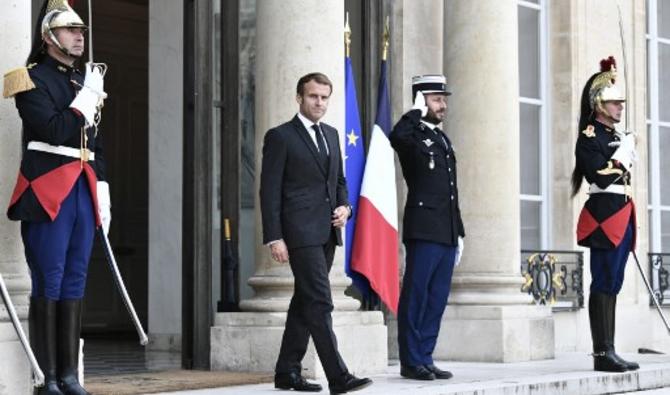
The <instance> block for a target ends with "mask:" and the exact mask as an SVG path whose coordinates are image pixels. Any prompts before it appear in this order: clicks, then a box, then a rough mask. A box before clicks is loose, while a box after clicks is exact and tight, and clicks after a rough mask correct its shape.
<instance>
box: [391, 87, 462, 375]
mask: <svg viewBox="0 0 670 395" xmlns="http://www.w3.org/2000/svg"><path fill="white" fill-rule="evenodd" d="M412 94H413V97H414V105H413V107H412V109H411V110H410V111H408V112H407V113H405V114H404V115H403V116H402V118H401V119H400V121H398V123H397V124H396V125H395V126H394V127H393V130H392V132H391V135H390V139H391V144H392V146H393V148H394V149H395V150H396V151H397V152H398V156H399V158H400V163H401V165H402V172H403V175H404V177H405V182H406V183H407V188H408V193H407V203H406V205H405V215H404V218H403V242H404V244H405V251H406V260H405V275H404V278H403V283H402V291H401V294H400V304H399V307H398V343H399V350H400V363H401V368H400V374H401V375H402V376H403V377H406V378H410V379H417V380H434V379H436V378H437V379H449V378H451V377H452V374H451V373H450V372H448V371H444V370H441V369H439V368H437V367H436V366H435V364H434V363H433V357H432V355H433V350H434V349H435V343H436V341H437V336H438V334H439V332H440V322H441V320H442V314H443V313H444V309H445V307H446V306H447V299H448V298H449V290H450V287H451V276H452V273H453V271H454V266H455V265H458V262H459V260H460V255H461V253H462V250H463V237H465V230H464V228H463V221H462V219H461V212H460V209H459V206H458V187H457V177H456V156H455V152H454V146H453V145H452V144H451V141H450V140H449V137H447V135H446V134H445V132H444V131H442V130H441V129H440V128H439V125H440V124H441V123H442V121H443V120H444V117H445V114H446V111H447V97H448V96H449V95H450V94H451V92H449V90H448V89H447V83H446V78H445V77H444V76H443V75H423V76H417V77H414V78H413V79H412Z"/></svg>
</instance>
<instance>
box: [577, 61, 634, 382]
mask: <svg viewBox="0 0 670 395" xmlns="http://www.w3.org/2000/svg"><path fill="white" fill-rule="evenodd" d="M600 66H601V68H600V72H599V73H596V74H594V75H593V76H591V78H589V80H588V81H587V82H586V86H584V90H583V92H582V98H581V115H580V119H579V137H578V139H577V145H576V148H575V156H576V159H577V161H576V166H575V169H574V171H573V173H572V194H573V196H574V195H576V194H577V193H578V192H579V190H580V187H581V184H582V180H583V179H584V178H586V181H587V182H588V183H589V189H588V193H589V198H588V200H587V201H586V203H585V204H584V208H583V209H582V211H581V214H580V215H579V222H578V224H577V241H578V244H579V245H581V246H584V247H589V248H590V249H591V277H592V280H591V290H590V291H591V293H590V297H589V320H590V322H591V337H592V339H593V367H594V369H595V370H598V371H607V372H623V371H626V370H636V369H638V368H639V365H638V364H637V363H635V362H628V361H625V360H623V359H622V358H621V357H619V356H618V355H617V354H616V352H615V350H614V324H615V310H616V300H617V294H618V293H619V291H620V290H621V286H622V284H623V278H624V270H625V267H626V261H627V260H628V255H629V253H630V252H631V251H632V250H634V248H635V238H636V224H635V205H634V204H633V200H632V198H631V189H630V181H631V180H630V170H631V167H632V166H633V162H634V161H635V160H636V153H635V137H634V135H633V134H632V133H621V132H617V130H616V129H615V128H614V125H615V124H617V123H619V122H620V121H621V113H622V111H623V103H624V101H625V98H624V97H623V95H622V94H621V92H620V91H619V89H618V88H617V86H616V85H615V80H616V63H615V60H614V58H613V57H609V58H608V59H605V60H603V61H601V62H600Z"/></svg>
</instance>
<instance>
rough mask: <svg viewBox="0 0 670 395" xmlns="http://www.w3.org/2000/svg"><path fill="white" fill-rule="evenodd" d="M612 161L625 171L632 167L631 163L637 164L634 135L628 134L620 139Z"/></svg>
mask: <svg viewBox="0 0 670 395" xmlns="http://www.w3.org/2000/svg"><path fill="white" fill-rule="evenodd" d="M612 159H614V160H616V161H618V162H619V163H621V165H622V166H623V167H625V168H626V170H630V169H631V168H632V167H633V162H637V152H635V134H634V133H628V134H625V135H624V136H623V137H622V138H621V144H619V148H617V150H616V151H614V155H612Z"/></svg>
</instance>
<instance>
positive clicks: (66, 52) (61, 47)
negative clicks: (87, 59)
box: [48, 29, 81, 59]
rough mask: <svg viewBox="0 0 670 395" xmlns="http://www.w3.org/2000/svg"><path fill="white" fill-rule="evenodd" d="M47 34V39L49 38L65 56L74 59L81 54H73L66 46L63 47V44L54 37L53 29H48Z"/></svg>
mask: <svg viewBox="0 0 670 395" xmlns="http://www.w3.org/2000/svg"><path fill="white" fill-rule="evenodd" d="M48 32H49V33H48V34H49V39H50V40H51V42H52V43H54V45H55V46H56V48H58V50H59V51H60V52H61V53H62V54H63V55H65V56H68V57H71V58H74V59H79V58H80V57H81V56H80V55H74V54H73V53H71V52H70V51H68V50H67V48H65V47H63V45H62V44H61V43H60V41H58V39H57V38H56V35H55V34H54V32H53V30H51V29H49V30H48Z"/></svg>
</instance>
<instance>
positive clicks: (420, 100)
mask: <svg viewBox="0 0 670 395" xmlns="http://www.w3.org/2000/svg"><path fill="white" fill-rule="evenodd" d="M412 110H421V118H423V117H425V116H426V114H428V107H427V106H426V98H425V97H424V96H423V92H421V91H418V92H416V97H415V98H414V104H413V105H412Z"/></svg>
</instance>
